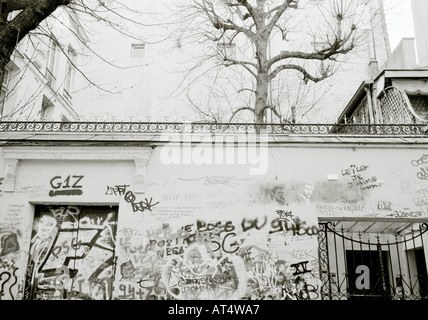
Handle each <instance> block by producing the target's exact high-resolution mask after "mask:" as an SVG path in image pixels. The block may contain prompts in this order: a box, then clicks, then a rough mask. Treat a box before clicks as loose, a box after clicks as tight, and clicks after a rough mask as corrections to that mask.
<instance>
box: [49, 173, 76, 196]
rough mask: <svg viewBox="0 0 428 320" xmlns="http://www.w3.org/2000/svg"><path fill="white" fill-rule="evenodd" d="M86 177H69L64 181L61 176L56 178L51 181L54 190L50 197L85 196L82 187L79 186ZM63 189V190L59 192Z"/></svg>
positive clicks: (50, 192)
mask: <svg viewBox="0 0 428 320" xmlns="http://www.w3.org/2000/svg"><path fill="white" fill-rule="evenodd" d="M83 178H84V176H67V178H65V179H63V178H62V177H61V176H55V177H53V178H52V179H51V180H50V182H49V183H50V186H51V188H52V189H53V190H51V191H49V196H50V197H55V196H80V195H82V194H83V191H82V188H83V186H82V185H79V183H80V181H81V180H82V179H83ZM59 189H61V190H59Z"/></svg>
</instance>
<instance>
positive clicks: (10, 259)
mask: <svg viewBox="0 0 428 320" xmlns="http://www.w3.org/2000/svg"><path fill="white" fill-rule="evenodd" d="M20 237H21V232H20V231H19V230H17V229H15V228H0V300H6V299H7V300H15V296H16V289H17V282H18V278H17V275H16V273H17V271H18V267H16V265H15V264H16V259H17V255H18V254H19V252H20V249H21V246H20V244H19V240H20Z"/></svg>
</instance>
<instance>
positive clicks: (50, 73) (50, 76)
mask: <svg viewBox="0 0 428 320" xmlns="http://www.w3.org/2000/svg"><path fill="white" fill-rule="evenodd" d="M57 48H58V45H57V43H56V39H54V38H52V39H51V41H50V46H49V53H48V60H47V65H46V73H45V77H46V80H47V81H48V85H49V86H51V87H52V86H53V84H54V81H55V76H54V74H55V62H56V53H57V51H58V50H57Z"/></svg>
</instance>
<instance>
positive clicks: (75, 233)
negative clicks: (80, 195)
mask: <svg viewBox="0 0 428 320" xmlns="http://www.w3.org/2000/svg"><path fill="white" fill-rule="evenodd" d="M117 212H118V208H117V207H114V206H112V207H110V206H78V205H55V206H45V205H40V206H36V209H35V216H34V223H33V230H32V231H33V233H32V234H33V236H32V239H31V241H30V251H29V259H28V269H27V273H26V279H25V289H24V299H26V300H58V299H59V300H61V299H64V300H65V299H72V300H92V299H94V300H108V299H111V297H112V289H113V282H112V281H113V278H114V274H113V273H114V262H115V239H116V228H117Z"/></svg>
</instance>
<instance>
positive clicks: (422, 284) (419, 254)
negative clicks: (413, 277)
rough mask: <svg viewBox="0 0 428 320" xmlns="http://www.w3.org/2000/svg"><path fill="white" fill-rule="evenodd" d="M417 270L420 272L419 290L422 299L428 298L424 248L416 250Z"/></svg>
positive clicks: (427, 277)
mask: <svg viewBox="0 0 428 320" xmlns="http://www.w3.org/2000/svg"><path fill="white" fill-rule="evenodd" d="M415 259H416V270H417V272H418V280H419V290H420V295H421V298H422V299H428V274H427V265H426V261H425V253H424V249H423V248H419V249H416V250H415Z"/></svg>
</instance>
